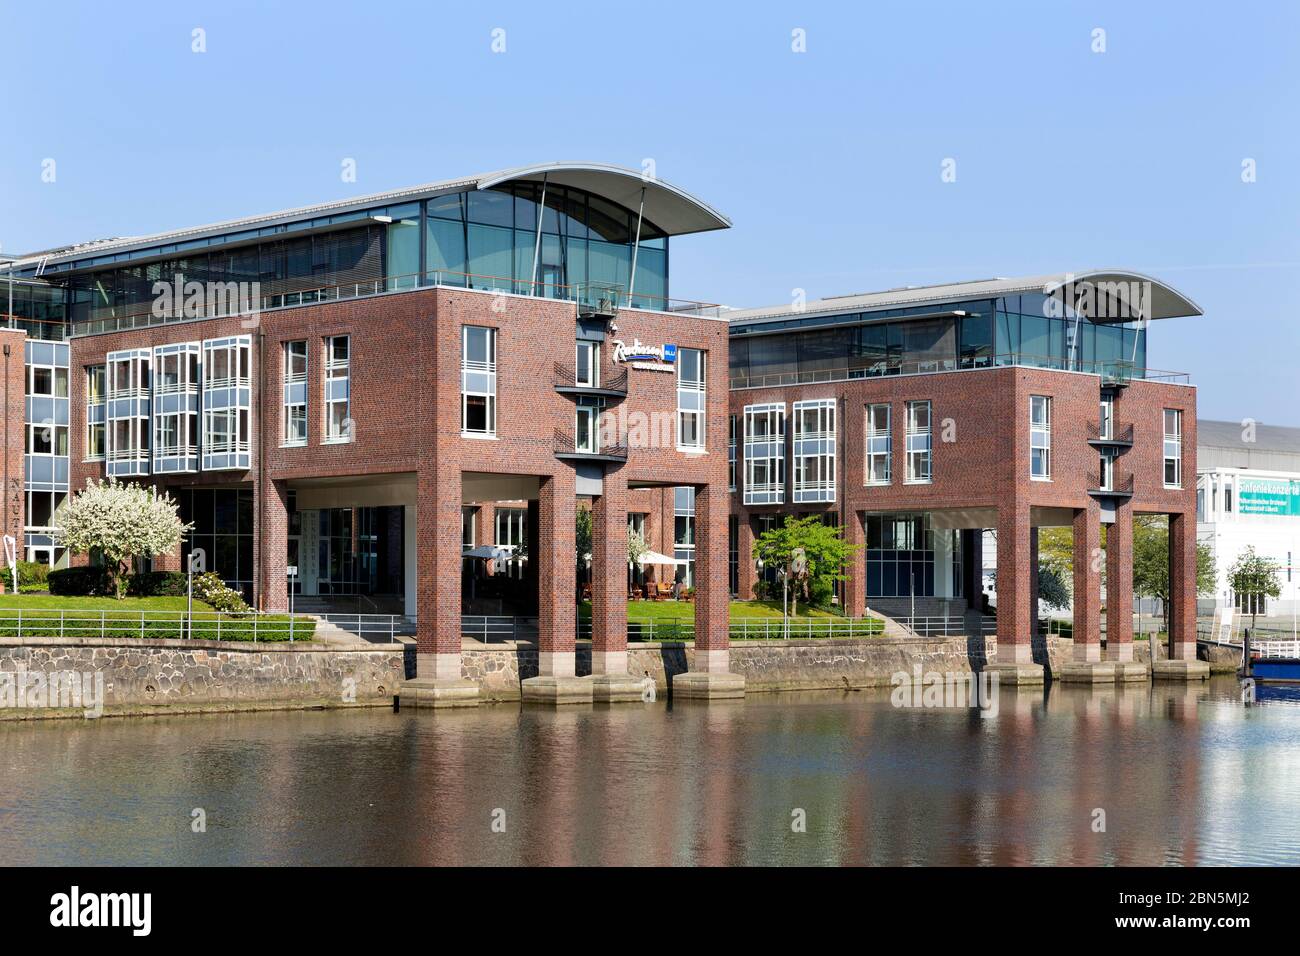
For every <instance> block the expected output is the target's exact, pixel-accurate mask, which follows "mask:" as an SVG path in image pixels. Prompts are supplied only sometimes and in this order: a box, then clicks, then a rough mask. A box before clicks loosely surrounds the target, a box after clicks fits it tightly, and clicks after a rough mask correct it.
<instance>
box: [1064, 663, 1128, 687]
mask: <svg viewBox="0 0 1300 956" xmlns="http://www.w3.org/2000/svg"><path fill="white" fill-rule="evenodd" d="M1115 667H1116V665H1115V662H1114V661H1070V662H1068V663H1066V664H1063V665H1061V673H1060V674H1059V675H1057V676H1058V678H1059V679H1060V680H1061V681H1062V682H1064V683H1066V684H1113V683H1115Z"/></svg>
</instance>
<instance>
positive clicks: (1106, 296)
mask: <svg viewBox="0 0 1300 956" xmlns="http://www.w3.org/2000/svg"><path fill="white" fill-rule="evenodd" d="M1023 292H1041V293H1043V294H1045V295H1052V296H1055V297H1056V298H1058V299H1062V300H1063V301H1065V302H1066V303H1067V304H1069V305H1071V306H1074V307H1077V308H1079V309H1080V311H1081V312H1082V313H1083V314H1085V315H1087V316H1088V317H1089V318H1091V319H1093V320H1094V321H1096V322H1129V321H1132V320H1134V319H1135V318H1137V317H1138V316H1139V315H1140V316H1141V317H1142V318H1144V319H1171V318H1175V317H1177V316H1187V315H1202V314H1203V313H1202V311H1201V308H1200V306H1198V305H1197V304H1196V303H1195V302H1193V301H1192V300H1191V299H1189V298H1187V297H1186V296H1185V295H1183V294H1182V293H1181V292H1179V291H1178V290H1177V289H1175V288H1173V287H1172V286H1169V285H1166V284H1165V283H1163V282H1161V281H1160V280H1158V279H1153V278H1152V277H1151V276H1147V275H1143V274H1142V273H1140V272H1132V271H1130V270H1125V269H1097V270H1091V271H1086V272H1063V273H1058V274H1056V275H1044V276H1026V277H1024V278H1019V279H978V280H975V281H973V282H951V283H946V284H943V285H932V286H908V287H906V288H901V289H889V290H887V291H884V292H865V293H861V294H858V295H845V296H835V297H833V298H829V299H818V300H816V301H814V302H809V303H807V304H805V305H804V306H803V307H802V308H800V309H798V310H796V309H795V308H793V307H792V306H789V305H780V306H774V307H770V308H760V309H742V310H740V311H737V312H732V313H730V314H729V315H728V318H729V319H730V320H731V322H732V323H733V324H736V323H744V324H749V323H754V324H761V323H762V322H765V321H769V320H771V321H775V320H778V319H785V318H789V317H790V316H793V315H799V316H809V315H813V316H815V315H817V314H823V315H832V314H835V313H842V312H856V311H863V312H866V311H871V310H875V309H897V308H912V307H916V306H928V305H939V304H944V303H956V302H962V301H969V300H971V299H991V298H997V297H1000V296H1005V295H1018V294H1020V293H1023Z"/></svg>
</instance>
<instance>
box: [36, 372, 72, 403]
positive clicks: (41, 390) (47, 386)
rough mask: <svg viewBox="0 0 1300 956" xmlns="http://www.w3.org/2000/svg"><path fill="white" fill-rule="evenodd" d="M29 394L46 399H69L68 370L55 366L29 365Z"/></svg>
mask: <svg viewBox="0 0 1300 956" xmlns="http://www.w3.org/2000/svg"><path fill="white" fill-rule="evenodd" d="M27 394H28V395H34V396H37V397H45V398H67V397H68V370H67V369H66V368H59V367H56V366H53V365H28V366H27Z"/></svg>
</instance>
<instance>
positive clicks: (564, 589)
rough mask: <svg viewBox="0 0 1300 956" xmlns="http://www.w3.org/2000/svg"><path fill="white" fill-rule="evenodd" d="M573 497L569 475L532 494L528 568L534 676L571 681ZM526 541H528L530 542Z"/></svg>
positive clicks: (555, 477) (567, 472)
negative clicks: (532, 569) (532, 582)
mask: <svg viewBox="0 0 1300 956" xmlns="http://www.w3.org/2000/svg"><path fill="white" fill-rule="evenodd" d="M576 510H577V491H576V489H575V484H574V473H573V471H572V470H571V469H567V468H566V469H564V470H563V471H561V472H560V473H559V474H556V475H549V476H546V477H543V478H542V480H541V484H540V487H539V489H538V501H537V536H536V540H537V545H536V547H535V548H531V540H530V548H531V550H530V551H529V553H528V563H529V564H533V565H535V566H536V568H537V647H538V661H537V665H538V666H537V672H538V674H539V676H541V677H573V676H574V664H575V661H574V657H575V651H574V627H575V615H576V608H575V606H574V593H573V585H574V580H575V578H574V572H575V570H576V567H577V565H576V564H575V562H574V552H575V549H576V547H577V544H576V541H575V528H574V522H575V521H576V514H575V512H576ZM530 538H531V536H530Z"/></svg>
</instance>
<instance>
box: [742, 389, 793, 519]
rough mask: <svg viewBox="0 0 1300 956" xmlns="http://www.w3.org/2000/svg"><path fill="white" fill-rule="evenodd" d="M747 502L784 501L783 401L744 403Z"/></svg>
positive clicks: (777, 502)
mask: <svg viewBox="0 0 1300 956" xmlns="http://www.w3.org/2000/svg"><path fill="white" fill-rule="evenodd" d="M744 502H745V504H747V505H779V504H784V503H785V403H784V402H776V403H769V404H763V405H746V406H745V488H744Z"/></svg>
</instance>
